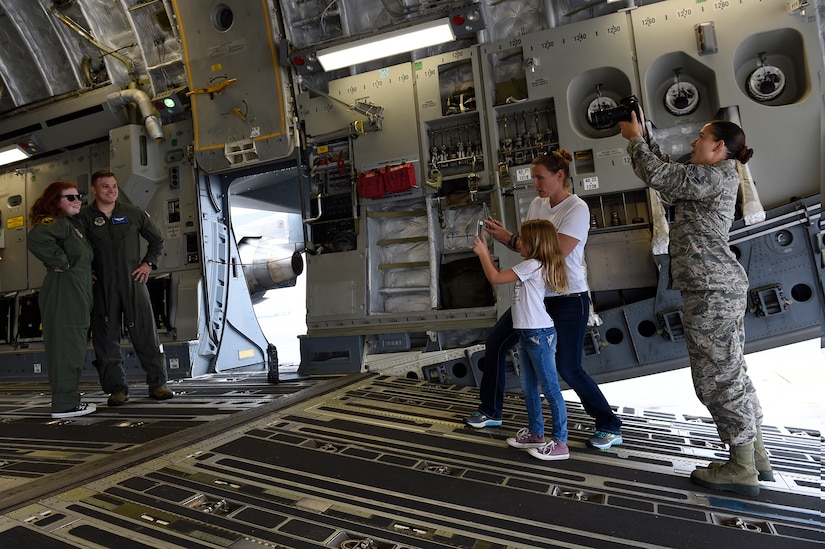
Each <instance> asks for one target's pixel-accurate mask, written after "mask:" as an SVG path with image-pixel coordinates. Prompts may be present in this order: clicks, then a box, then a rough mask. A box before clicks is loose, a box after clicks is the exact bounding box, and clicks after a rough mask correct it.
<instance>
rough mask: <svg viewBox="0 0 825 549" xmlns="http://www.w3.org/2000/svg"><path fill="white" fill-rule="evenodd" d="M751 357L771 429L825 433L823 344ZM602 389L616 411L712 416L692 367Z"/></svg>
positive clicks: (571, 394) (807, 343) (750, 371)
mask: <svg viewBox="0 0 825 549" xmlns="http://www.w3.org/2000/svg"><path fill="white" fill-rule="evenodd" d="M745 358H746V360H747V362H748V375H750V377H751V380H752V381H753V384H754V386H755V387H756V392H757V394H758V395H759V400H760V402H761V403H762V408H763V410H764V413H765V420H764V423H765V425H774V426H782V427H799V428H804V429H818V430H820V431H823V430H825V408H824V406H823V402H824V401H825V398H823V388H825V349H821V348H820V343H819V340H818V339H813V340H809V341H803V342H801V343H795V344H793V345H787V346H785V347H779V348H775V349H768V350H766V351H760V352H758V353H751V354H749V355H747V356H746V357H745ZM599 387H600V388H601V389H602V392H603V393H604V395H605V397H606V398H607V401H608V402H610V404H612V405H614V406H628V407H633V408H639V409H644V410H655V411H660V412H668V413H673V414H690V415H701V416H706V417H709V414H708V411H707V408H705V407H704V406H703V405H702V404H701V403H700V402H699V399H697V398H696V394H695V393H694V392H693V381H692V380H691V377H690V369H689V368H683V369H680V370H674V371H672V372H665V373H662V374H654V375H650V376H646V377H640V378H635V379H628V380H624V381H615V382H612V383H602V384H600V385H599ZM563 394H564V399H565V400H568V401H574V402H578V401H579V399H578V397H577V396H576V394H575V393H574V392H573V391H570V390H568V391H563Z"/></svg>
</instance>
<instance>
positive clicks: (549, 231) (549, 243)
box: [519, 219, 568, 294]
mask: <svg viewBox="0 0 825 549" xmlns="http://www.w3.org/2000/svg"><path fill="white" fill-rule="evenodd" d="M519 243H520V245H521V251H522V252H523V256H524V258H525V259H537V260H538V261H539V263H541V266H542V268H543V269H544V280H545V282H546V283H547V284H548V285H549V286H550V287H551V288H553V291H555V292H557V293H560V294H566V293H567V289H568V283H567V265H566V264H565V263H564V254H563V253H562V251H561V244H559V235H558V233H557V232H556V228H555V227H554V226H553V224H552V223H550V222H549V221H547V220H546V219H531V220H530V221H525V222H524V223H522V225H521V230H520V231H519Z"/></svg>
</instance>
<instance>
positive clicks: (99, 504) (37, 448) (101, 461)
mask: <svg viewBox="0 0 825 549" xmlns="http://www.w3.org/2000/svg"><path fill="white" fill-rule="evenodd" d="M264 380H265V378H264V377H263V376H258V377H254V376H252V377H250V378H242V379H232V380H220V379H218V380H210V381H209V382H208V383H207V382H204V381H200V382H198V381H197V380H186V381H184V382H181V383H180V384H179V385H178V386H176V387H175V389H176V391H178V392H179V395H178V397H177V398H176V399H174V400H172V401H168V402H165V403H154V402H148V401H147V402H138V403H134V404H132V403H130V404H129V405H127V406H124V407H122V408H117V409H112V410H111V411H109V409H107V408H105V407H104V408H101V409H100V411H99V412H97V413H96V414H94V415H91V416H86V417H85V418H80V419H78V420H76V421H74V422H71V424H67V425H62V426H60V427H61V428H62V429H63V431H61V430H60V429H57V430H54V429H53V430H52V432H51V437H52V438H49V439H46V438H43V433H42V432H41V430H42V425H43V424H44V423H50V422H51V420H48V419H47V418H46V417H43V416H40V417H38V416H36V415H33V414H32V411H31V410H29V409H24V410H21V409H20V408H15V407H14V405H13V402H11V401H13V400H14V399H15V397H14V396H9V393H8V391H6V392H5V393H4V394H5V397H6V400H5V401H3V400H0V405H2V416H0V417H2V421H3V424H2V427H3V431H2V433H0V442H2V452H3V455H2V456H0V459H2V460H4V462H5V465H3V466H0V472H2V474H3V475H4V476H3V477H2V478H1V479H0V481H2V482H4V483H7V485H8V486H12V487H14V490H12V492H16V497H17V498H18V500H19V499H20V497H21V496H24V495H28V496H30V499H28V500H26V501H17V502H16V503H15V504H13V505H10V504H9V500H10V499H13V498H14V497H15V494H11V495H9V494H8V493H7V491H6V490H4V496H3V498H2V500H0V501H2V502H3V503H4V505H3V509H5V511H4V513H5V514H4V515H2V516H1V517H0V540H2V541H3V543H2V545H3V546H6V543H9V545H8V546H9V547H25V546H30V547H38V548H40V547H111V548H117V549H124V548H127V547H129V548H131V547H153V548H157V547H231V548H247V547H296V548H302V547H343V548H356V547H357V548H360V549H368V548H374V549H378V548H382V549H383V548H399V549H400V548H407V547H432V548H436V547H437V548H447V547H472V548H496V547H501V548H504V547H548V546H563V547H696V546H704V545H709V544H711V543H712V544H714V545H718V546H720V547H741V546H744V545H745V544H752V545H754V546H756V547H780V546H781V547H783V548H787V547H804V546H811V545H815V544H818V543H823V541H824V538H823V524H822V514H821V505H822V503H821V501H822V500H821V499H820V495H821V488H822V479H821V477H820V463H821V461H820V460H821V448H822V439H821V435H820V433H819V432H818V431H815V430H810V429H803V428H798V427H793V426H791V427H788V426H765V429H764V431H765V442H766V446H767V448H768V451H769V453H770V455H771V461H772V464H773V468H774V474H775V477H776V480H775V481H774V482H763V483H761V486H762V491H761V494H760V495H759V496H758V497H754V498H749V497H742V496H736V495H734V494H728V493H725V492H714V491H708V490H705V489H703V488H700V487H698V486H696V485H693V484H691V483H690V482H689V480H688V476H689V473H690V471H691V470H693V468H694V467H695V466H697V465H705V464H706V463H707V462H708V461H709V460H711V459H723V458H724V456H725V451H724V448H723V446H722V444H721V443H720V442H719V439H718V437H717V435H716V431H715V428H714V426H713V425H712V423H710V420H709V419H707V418H697V417H685V416H674V415H671V414H662V413H650V412H645V411H641V410H633V409H627V408H621V409H619V410H618V413H619V414H620V415H621V417H622V421H623V422H624V428H623V437H624V444H622V445H621V446H617V447H614V448H612V449H611V450H609V451H604V452H600V451H597V450H592V449H588V448H586V447H585V445H584V441H585V440H586V439H587V438H588V437H589V436H590V435H591V429H592V421H591V420H590V418H589V417H587V415H586V414H585V413H584V411H583V409H582V408H581V406H580V405H579V404H577V403H568V404H567V408H568V414H569V418H568V419H569V421H568V422H569V427H570V441H569V445H570V449H571V454H570V459H569V460H565V461H557V462H544V461H539V460H536V459H534V458H532V457H531V456H530V455H529V454H527V453H526V452H525V451H520V450H515V449H512V448H509V447H507V445H506V442H505V438H506V437H508V436H512V435H513V433H514V432H515V431H516V430H517V429H518V428H519V427H521V426H523V425H526V423H527V418H526V414H525V410H524V404H523V401H522V400H521V398H520V397H519V396H518V395H508V397H507V399H506V401H505V413H504V426H503V427H500V428H487V429H471V428H469V427H466V426H464V425H463V423H462V421H461V420H462V418H463V417H465V416H467V415H469V414H470V413H471V412H472V411H474V410H475V409H476V406H477V402H478V400H477V399H478V393H477V390H476V389H475V388H470V387H459V386H443V385H437V384H432V383H427V382H423V381H417V380H409V379H404V378H399V377H390V376H376V375H357V376H350V377H347V378H336V379H330V380H325V381H316V382H308V381H298V382H295V383H294V384H290V383H282V384H280V385H266V384H265V381H264ZM4 388H6V386H4ZM207 393H208V394H207ZM19 395H22V393H19ZM91 396H92V397H94V394H92V395H91ZM103 396H105V395H101V397H103ZM23 408H25V406H24V407H23ZM545 414H546V415H545V419H547V417H548V416H549V410H547V409H546V410H545ZM92 418H94V419H92ZM115 421H120V422H121V423H123V422H124V421H129V422H132V423H130V425H131V426H130V427H128V428H123V427H120V428H118V429H120V430H117V429H115V428H112V426H111V424H112V422H115ZM141 422H143V423H141ZM23 425H28V426H29V429H28V430H29V431H30V432H31V433H32V436H30V437H26V436H22V435H21V434H20V431H21V430H22V429H21V428H20V427H21V426H23ZM9 426H14V429H11V430H7V429H6V427H9ZM163 428H167V429H169V430H170V432H168V433H166V434H164V435H162V436H159V437H157V438H152V437H150V436H148V435H150V434H153V435H159V434H160V433H161V431H162V430H163ZM61 432H62V433H65V436H64V438H63V439H60V433H61ZM124 432H126V433H129V436H125V435H124V434H123V433H124ZM8 433H10V434H11V436H8V435H7V434H8ZM55 434H57V436H55ZM115 434H117V436H115ZM64 443H65V444H66V446H65V447H61V445H63V444H64ZM83 456H92V457H91V458H88V459H84V458H83ZM72 458H74V460H72ZM56 463H58V464H59V463H62V464H63V468H62V469H61V470H60V471H59V472H56V473H50V472H49V470H50V467H51V468H52V469H54V468H55V464H56ZM35 464H40V468H39V469H38V467H35ZM47 465H48V467H47ZM27 470H28V471H34V472H29V473H27ZM27 474H28V478H27ZM57 476H60V477H72V476H78V480H77V481H76V482H74V483H70V482H68V483H65V485H63V486H61V487H60V488H59V489H48V486H50V485H53V484H54V483H55V481H56V480H57V478H56V477H57ZM32 479H33V480H32ZM38 483H40V484H41V485H40V486H37V485H38ZM35 488H40V493H39V495H35V494H36V492H37V491H36V490H35ZM26 490H28V492H26Z"/></svg>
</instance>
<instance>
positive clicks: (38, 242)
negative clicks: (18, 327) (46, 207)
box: [27, 217, 93, 412]
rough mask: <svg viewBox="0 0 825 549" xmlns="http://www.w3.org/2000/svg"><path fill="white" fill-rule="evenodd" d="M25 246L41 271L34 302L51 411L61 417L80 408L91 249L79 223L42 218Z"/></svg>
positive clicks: (31, 232)
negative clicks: (38, 287) (37, 262)
mask: <svg viewBox="0 0 825 549" xmlns="http://www.w3.org/2000/svg"><path fill="white" fill-rule="evenodd" d="M27 245H28V248H29V251H30V252H31V253H32V254H33V255H34V256H35V257H36V258H37V259H39V260H40V261H42V262H43V265H44V266H45V267H46V278H45V279H44V280H43V286H42V287H41V288H40V295H39V297H38V305H39V306H40V319H41V324H42V325H43V342H44V344H45V346H46V369H47V371H48V374H49V385H50V386H51V391H52V412H65V411H66V410H71V409H72V408H75V407H76V406H78V405H79V404H80V393H79V392H78V391H77V385H78V383H79V382H80V374H81V371H82V370H83V364H84V363H85V362H86V349H87V345H88V338H89V314H90V313H91V310H92V254H93V252H92V247H91V246H90V244H89V241H88V239H87V238H85V235H84V234H83V225H82V223H81V222H80V220H78V219H75V218H72V217H58V218H51V217H47V218H45V219H44V220H43V221H41V222H40V223H38V224H36V225H35V226H34V227H32V229H31V231H29V235H28V239H27ZM55 268H59V269H62V270H63V272H55V270H54V269H55Z"/></svg>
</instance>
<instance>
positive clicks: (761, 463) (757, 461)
mask: <svg viewBox="0 0 825 549" xmlns="http://www.w3.org/2000/svg"><path fill="white" fill-rule="evenodd" d="M753 464H754V465H755V466H756V471H757V472H758V473H759V480H766V481H771V482H772V481H773V470H772V469H771V462H770V460H769V459H768V452H767V451H765V443H764V442H762V426H761V425H757V426H756V440H755V441H754V443H753Z"/></svg>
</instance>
